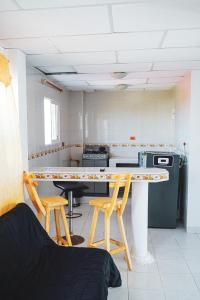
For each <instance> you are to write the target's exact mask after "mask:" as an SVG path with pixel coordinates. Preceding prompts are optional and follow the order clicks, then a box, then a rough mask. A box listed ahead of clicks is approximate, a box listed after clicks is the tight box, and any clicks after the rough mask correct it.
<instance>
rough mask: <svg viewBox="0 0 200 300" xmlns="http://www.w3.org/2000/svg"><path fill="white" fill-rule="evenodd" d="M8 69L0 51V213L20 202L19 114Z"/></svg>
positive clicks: (21, 179)
mask: <svg viewBox="0 0 200 300" xmlns="http://www.w3.org/2000/svg"><path fill="white" fill-rule="evenodd" d="M16 103H17V101H16V100H15V98H14V93H13V88H12V85H11V76H10V73H9V61H8V59H7V58H6V57H5V56H4V55H3V54H1V53H0V216H1V215H3V214H5V213H7V212H8V211H9V210H11V209H12V208H14V207H15V206H16V205H17V204H18V203H21V202H24V196H23V171H22V164H21V141H20V131H19V115H18V110H17V106H16Z"/></svg>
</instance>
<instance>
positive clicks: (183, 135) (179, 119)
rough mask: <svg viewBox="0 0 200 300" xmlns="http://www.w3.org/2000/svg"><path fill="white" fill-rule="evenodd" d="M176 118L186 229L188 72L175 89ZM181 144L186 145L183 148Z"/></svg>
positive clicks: (188, 134)
mask: <svg viewBox="0 0 200 300" xmlns="http://www.w3.org/2000/svg"><path fill="white" fill-rule="evenodd" d="M175 93H176V118H175V134H176V148H177V152H179V153H180V154H182V155H184V158H185V159H184V164H183V167H182V169H181V180H182V189H183V192H182V195H183V198H182V205H183V211H184V215H183V219H184V220H183V221H184V225H185V227H187V206H188V159H189V147H190V118H191V111H190V105H191V73H190V72H189V73H188V74H187V75H186V76H185V77H184V78H183V79H182V81H181V82H179V83H178V85H177V87H176V89H175ZM183 143H186V145H185V147H184V145H183Z"/></svg>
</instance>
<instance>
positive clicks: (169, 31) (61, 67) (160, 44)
mask: <svg viewBox="0 0 200 300" xmlns="http://www.w3.org/2000/svg"><path fill="white" fill-rule="evenodd" d="M0 46H1V47H3V48H6V49H20V50H21V51H23V52H24V53H26V54H27V62H28V65H30V66H33V67H37V68H39V69H40V70H41V71H42V72H44V73H60V75H59V74H52V76H49V78H50V79H51V80H53V81H56V82H57V83H60V84H61V85H62V86H65V87H66V88H67V89H73V90H76V89H77V90H80V89H83V90H90V91H92V90H94V89H95V90H103V89H105V90H112V89H116V88H117V87H118V85H120V84H124V85H127V90H134V89H145V90H146V89H156V88H157V89H168V88H170V87H173V86H174V85H175V84H177V82H178V81H180V80H181V79H182V78H183V76H184V75H185V74H186V73H187V72H188V71H190V70H196V69H200V1H199V0H190V1H188V0H148V1H146V0H29V1H27V0H1V1H0ZM68 72H69V74H67V73H68ZM71 72H72V73H74V74H70V73H71ZM115 72H125V73H126V74H125V75H124V76H125V77H124V78H123V79H118V80H115V79H114V78H113V74H112V73H115ZM76 73H77V74H76Z"/></svg>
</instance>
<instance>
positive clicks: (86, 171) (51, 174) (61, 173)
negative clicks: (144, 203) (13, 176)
mask: <svg viewBox="0 0 200 300" xmlns="http://www.w3.org/2000/svg"><path fill="white" fill-rule="evenodd" d="M100 170H104V171H103V172H101V171H100ZM31 172H33V173H35V176H36V179H37V180H44V179H45V180H46V181H52V180H60V181H101V182H109V181H111V176H112V175H113V174H120V173H132V174H133V176H132V182H141V181H145V182H161V181H165V180H168V171H166V170H165V169H160V168H115V167H108V168H98V167H89V168H88V167H38V168H33V169H32V170H31Z"/></svg>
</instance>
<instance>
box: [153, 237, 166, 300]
mask: <svg viewBox="0 0 200 300" xmlns="http://www.w3.org/2000/svg"><path fill="white" fill-rule="evenodd" d="M152 248H153V252H154V260H155V264H156V266H157V269H158V274H159V278H160V281H161V286H162V293H163V296H164V299H165V300H166V299H167V297H166V293H165V289H164V283H163V279H162V276H161V273H160V269H159V266H158V261H157V258H156V255H155V246H154V244H153V243H152Z"/></svg>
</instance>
